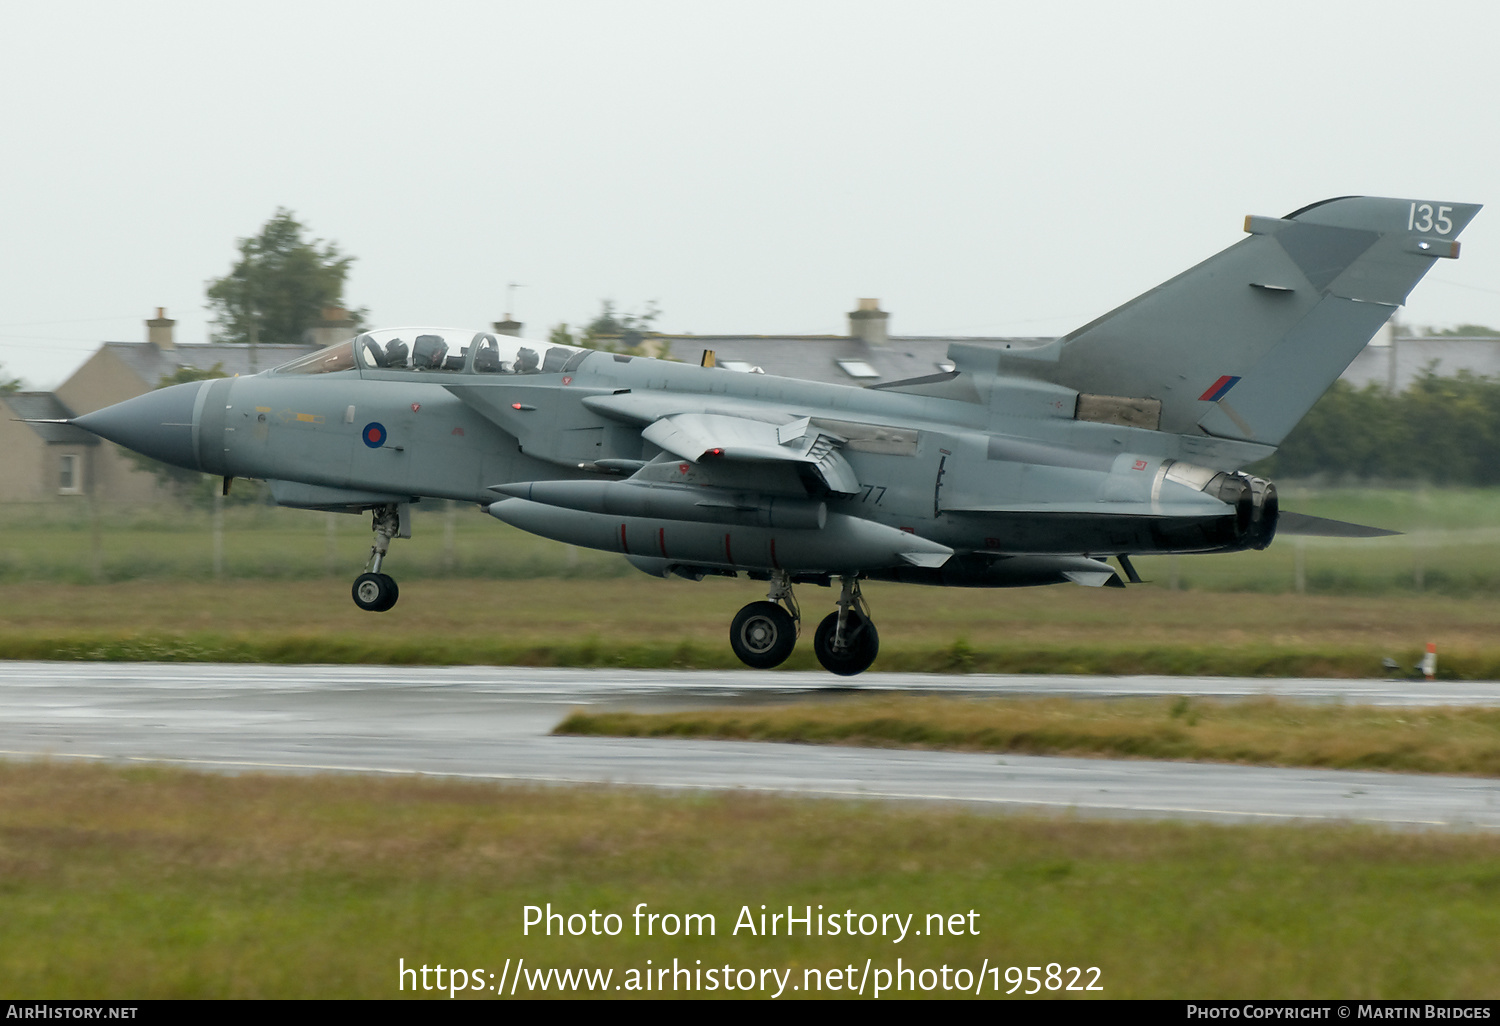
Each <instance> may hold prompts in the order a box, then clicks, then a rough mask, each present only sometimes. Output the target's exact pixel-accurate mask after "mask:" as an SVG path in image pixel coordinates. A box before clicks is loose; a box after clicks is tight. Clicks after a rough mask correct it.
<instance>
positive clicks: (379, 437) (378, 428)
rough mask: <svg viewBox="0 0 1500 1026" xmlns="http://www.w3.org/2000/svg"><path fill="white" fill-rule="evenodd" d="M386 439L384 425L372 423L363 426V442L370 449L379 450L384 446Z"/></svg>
mask: <svg viewBox="0 0 1500 1026" xmlns="http://www.w3.org/2000/svg"><path fill="white" fill-rule="evenodd" d="M386 437H387V436H386V432H385V425H384V424H381V423H378V422H374V421H372V422H371V423H369V424H366V425H365V430H364V440H365V444H366V445H368V446H369V447H370V448H371V449H379V448H380V447H381V446H382V445H384V444H385V440H386Z"/></svg>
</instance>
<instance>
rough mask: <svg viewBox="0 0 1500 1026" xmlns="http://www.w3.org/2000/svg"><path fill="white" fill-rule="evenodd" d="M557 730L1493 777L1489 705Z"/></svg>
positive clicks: (864, 714) (934, 707)
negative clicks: (1471, 707) (1472, 707)
mask: <svg viewBox="0 0 1500 1026" xmlns="http://www.w3.org/2000/svg"><path fill="white" fill-rule="evenodd" d="M554 733H557V734H604V735H613V736H622V737H697V738H719V739H724V740H741V741H799V742H807V743H812V744H843V745H862V746H865V747H887V748H946V749H955V750H958V751H970V752H1017V753H1023V754H1028V755H1084V756H1106V757H1109V758H1137V759H1173V760H1191V761H1200V762H1230V763H1249V764H1254V765H1257V766H1312V767H1318V768H1323V769H1363V770H1369V769H1382V770H1398V771H1402V772H1408V773H1456V774H1471V775H1475V776H1490V777H1497V776H1500V709H1467V708H1419V709H1397V708H1387V707H1381V706H1346V705H1340V704H1328V705H1313V704H1307V703H1303V702H1279V701H1277V700H1275V699H1272V698H1261V699H1254V700H1251V701H1243V702H1220V701H1208V700H1202V699H1189V698H1159V699H1158V698H1151V699H1116V700H1098V699H1089V700H1079V699H1068V698H1036V699H1027V698H1006V699H998V700H997V699H982V700H981V699H955V698H929V697H908V696H900V695H897V696H881V697H873V698H866V697H858V698H849V699H846V700H840V701H827V702H818V703H801V704H797V705H785V706H771V707H757V708H753V709H710V710H695V711H692V712H676V713H652V714H641V713H623V712H621V713H616V712H602V713H586V712H575V713H573V714H572V715H570V716H569V717H568V718H567V719H566V720H564V721H563V722H562V723H560V724H558V726H557V728H556V730H555V731H554Z"/></svg>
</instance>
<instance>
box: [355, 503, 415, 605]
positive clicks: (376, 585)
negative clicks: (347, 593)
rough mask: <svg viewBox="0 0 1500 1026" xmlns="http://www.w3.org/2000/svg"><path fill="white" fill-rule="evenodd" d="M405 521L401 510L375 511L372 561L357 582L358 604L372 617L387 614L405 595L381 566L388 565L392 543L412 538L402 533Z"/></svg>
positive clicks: (372, 524) (394, 507)
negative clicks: (403, 538)
mask: <svg viewBox="0 0 1500 1026" xmlns="http://www.w3.org/2000/svg"><path fill="white" fill-rule="evenodd" d="M401 519H402V518H401V507H400V506H395V505H390V506H377V507H376V508H375V510H374V516H373V517H372V522H371V525H370V526H371V527H373V528H374V530H375V541H374V543H373V544H372V545H371V546H370V558H369V560H368V561H367V562H366V563H365V572H364V573H362V574H360V575H359V576H358V577H356V578H355V579H354V604H355V605H356V606H358V607H359V608H361V609H364V610H368V611H369V612H371V613H383V612H385V611H386V610H387V609H390V608H391V607H392V606H394V605H395V604H396V599H397V598H399V597H400V595H401V589H400V588H398V587H396V580H395V578H393V577H392V576H391V575H390V574H383V573H381V572H380V564H381V563H383V562H385V555H386V552H387V551H388V550H389V549H390V547H391V539H392V538H394V537H396V536H397V535H398V534H399V535H401V536H403V537H408V538H409V537H411V535H410V533H409V532H403V531H402V530H401Z"/></svg>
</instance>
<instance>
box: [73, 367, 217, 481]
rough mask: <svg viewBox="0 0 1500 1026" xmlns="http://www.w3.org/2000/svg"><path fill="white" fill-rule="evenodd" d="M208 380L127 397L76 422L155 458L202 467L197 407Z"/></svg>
mask: <svg viewBox="0 0 1500 1026" xmlns="http://www.w3.org/2000/svg"><path fill="white" fill-rule="evenodd" d="M207 384H208V382H206V381H190V382H188V383H186V384H182V385H169V386H167V387H166V388H158V389H157V390H156V391H155V392H147V393H146V394H145V395H138V396H136V397H135V398H134V399H126V400H125V401H124V402H123V403H115V405H113V406H106V407H105V408H104V409H102V410H95V411H94V412H93V413H85V414H84V415H83V416H81V417H74V418H73V423H74V424H77V425H78V426H79V427H81V428H83V429H84V430H85V431H92V432H93V433H94V434H96V435H98V436H99V437H100V438H107V439H109V440H110V441H111V442H118V443H119V444H121V445H123V446H125V448H127V449H134V450H135V451H136V452H138V453H141V454H143V455H146V456H150V457H151V458H152V459H155V460H161V461H162V462H163V463H170V464H172V465H173V466H175V467H186V468H187V469H188V470H202V469H203V468H202V466H200V465H199V463H198V451H197V446H196V445H194V444H193V408H194V406H195V405H196V404H197V401H198V393H199V391H200V390H202V389H203V388H204V387H205V386H206V385H207Z"/></svg>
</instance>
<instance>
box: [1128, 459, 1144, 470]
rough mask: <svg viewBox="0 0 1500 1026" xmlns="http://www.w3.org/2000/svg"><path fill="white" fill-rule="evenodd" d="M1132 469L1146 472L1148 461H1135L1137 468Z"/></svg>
mask: <svg viewBox="0 0 1500 1026" xmlns="http://www.w3.org/2000/svg"><path fill="white" fill-rule="evenodd" d="M1131 469H1132V470H1145V469H1146V461H1145V460H1136V461H1135V466H1134V467H1132V468H1131Z"/></svg>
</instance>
